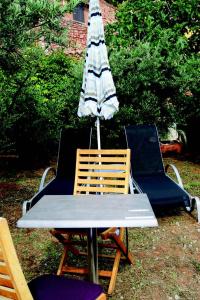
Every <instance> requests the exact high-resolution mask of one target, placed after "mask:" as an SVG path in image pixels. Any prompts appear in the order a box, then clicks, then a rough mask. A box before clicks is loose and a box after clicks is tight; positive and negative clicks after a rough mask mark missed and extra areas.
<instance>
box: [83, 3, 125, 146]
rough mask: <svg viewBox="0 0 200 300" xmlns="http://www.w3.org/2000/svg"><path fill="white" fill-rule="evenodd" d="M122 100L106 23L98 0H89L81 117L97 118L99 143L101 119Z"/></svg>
mask: <svg viewBox="0 0 200 300" xmlns="http://www.w3.org/2000/svg"><path fill="white" fill-rule="evenodd" d="M118 107H119V102H118V100H117V97H116V89H115V85H114V82H113V78H112V74H111V70H110V65H109V61H108V54H107V49H106V45H105V37H104V26H103V20H102V16H101V11H100V6H99V0H90V3H89V20H88V33H87V53H86V59H85V68H84V74H83V83H82V89H81V96H80V102H79V107H78V116H79V117H83V116H93V117H97V140H98V148H100V147H101V145H100V119H105V120H106V119H111V118H112V117H113V115H114V113H115V112H116V111H118Z"/></svg>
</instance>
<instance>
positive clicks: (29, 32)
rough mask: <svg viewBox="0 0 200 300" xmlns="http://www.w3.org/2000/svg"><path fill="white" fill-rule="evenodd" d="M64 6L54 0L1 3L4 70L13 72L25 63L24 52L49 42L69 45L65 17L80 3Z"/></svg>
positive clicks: (0, 42) (0, 45) (0, 60)
mask: <svg viewBox="0 0 200 300" xmlns="http://www.w3.org/2000/svg"><path fill="white" fill-rule="evenodd" d="M66 3H67V4H66V5H61V3H60V1H58V0H54V1H49V0H14V1H13V0H1V2H0V68H2V69H4V70H5V71H7V72H10V73H13V72H15V70H17V69H19V68H20V67H21V65H23V63H24V59H25V58H24V56H23V49H25V48H26V47H28V46H30V45H33V44H34V43H38V42H39V41H40V40H41V39H45V43H46V46H48V45H49V44H50V43H53V42H56V43H57V44H63V45H66V41H67V36H66V27H63V26H62V17H63V16H64V14H65V13H66V12H69V11H70V10H72V9H73V8H74V7H75V5H76V4H77V3H79V0H70V1H69V2H67V1H66Z"/></svg>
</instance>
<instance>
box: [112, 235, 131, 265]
mask: <svg viewBox="0 0 200 300" xmlns="http://www.w3.org/2000/svg"><path fill="white" fill-rule="evenodd" d="M111 238H112V239H113V240H114V241H115V243H116V244H117V246H118V247H119V249H120V250H121V252H122V253H123V255H124V256H125V257H126V259H127V261H128V262H129V264H131V265H134V263H135V262H134V258H133V257H132V255H131V253H130V252H128V253H127V248H126V247H125V245H124V243H123V242H122V240H121V239H120V237H119V236H117V235H116V234H114V235H112V236H111Z"/></svg>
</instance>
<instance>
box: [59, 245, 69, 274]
mask: <svg viewBox="0 0 200 300" xmlns="http://www.w3.org/2000/svg"><path fill="white" fill-rule="evenodd" d="M66 248H67V246H65V247H64V251H63V254H62V256H61V260H60V263H59V267H58V270H57V275H62V274H63V270H62V269H63V266H64V265H65V263H66V260H67V254H68V249H66Z"/></svg>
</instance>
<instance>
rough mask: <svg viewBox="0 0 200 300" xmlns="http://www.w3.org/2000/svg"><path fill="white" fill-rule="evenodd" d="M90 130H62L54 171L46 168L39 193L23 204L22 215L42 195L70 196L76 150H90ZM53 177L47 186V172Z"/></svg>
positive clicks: (72, 186) (72, 187) (72, 185)
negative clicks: (51, 173) (52, 174)
mask: <svg viewBox="0 0 200 300" xmlns="http://www.w3.org/2000/svg"><path fill="white" fill-rule="evenodd" d="M90 142H91V129H90V128H83V129H80V128H78V129H72V128H68V129H63V130H62V131H61V134H60V143H59V150H58V161H57V168H56V170H55V169H54V168H52V167H49V168H47V169H46V170H45V171H44V173H43V176H42V179H41V182H40V187H39V191H38V193H37V194H35V195H34V196H33V198H32V199H30V200H28V201H25V202H24V204H23V213H25V212H26V211H28V210H29V209H30V208H31V207H33V206H34V205H35V204H36V203H37V202H38V201H39V200H40V199H41V197H43V196H44V195H72V194H73V189H74V177H75V165H76V149H77V148H80V149H82V148H83V149H87V148H90ZM50 171H51V172H54V174H55V176H54V178H53V179H52V180H50V181H49V182H48V183H47V184H45V179H46V177H47V174H48V173H49V172H50Z"/></svg>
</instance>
